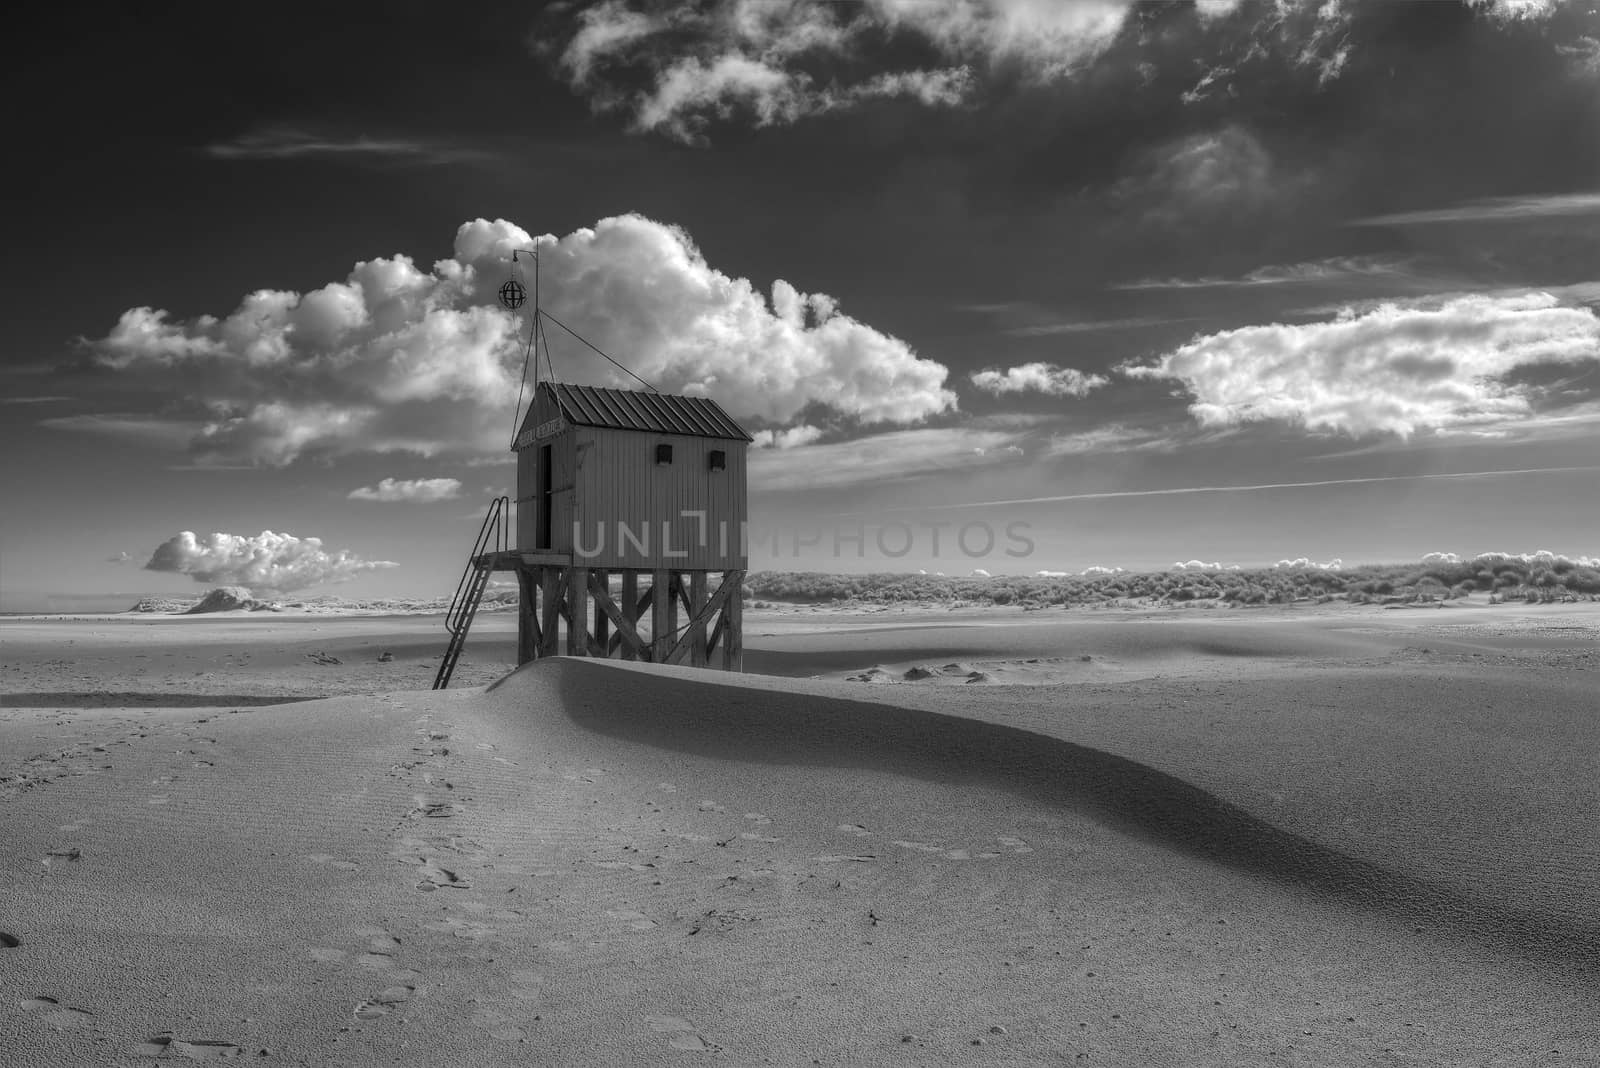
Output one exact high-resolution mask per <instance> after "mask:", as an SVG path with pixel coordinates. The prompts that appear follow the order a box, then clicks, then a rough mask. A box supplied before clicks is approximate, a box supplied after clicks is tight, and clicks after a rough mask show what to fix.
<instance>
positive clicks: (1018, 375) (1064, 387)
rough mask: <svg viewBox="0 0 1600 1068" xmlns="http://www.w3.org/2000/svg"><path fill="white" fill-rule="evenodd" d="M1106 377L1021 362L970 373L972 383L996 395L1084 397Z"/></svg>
mask: <svg viewBox="0 0 1600 1068" xmlns="http://www.w3.org/2000/svg"><path fill="white" fill-rule="evenodd" d="M1110 381H1111V380H1110V379H1109V378H1106V377H1105V376H1104V375H1095V374H1085V373H1084V372H1083V371H1079V370H1075V369H1073V368H1071V367H1057V366H1056V365H1055V364H1051V363H1025V364H1022V365H1021V366H1019V367H1011V368H1007V369H1006V370H1004V371H1000V370H996V369H994V368H990V369H988V370H985V371H974V372H973V373H972V384H973V385H975V386H977V387H978V388H979V389H981V390H984V391H986V392H988V393H993V394H995V395H996V396H999V395H1000V394H1002V393H1023V392H1027V391H1033V392H1037V393H1045V394H1048V395H1050V396H1053V397H1084V396H1087V395H1088V394H1089V393H1090V392H1091V391H1092V390H1096V389H1099V388H1100V387H1101V386H1104V385H1107V384H1109V383H1110Z"/></svg>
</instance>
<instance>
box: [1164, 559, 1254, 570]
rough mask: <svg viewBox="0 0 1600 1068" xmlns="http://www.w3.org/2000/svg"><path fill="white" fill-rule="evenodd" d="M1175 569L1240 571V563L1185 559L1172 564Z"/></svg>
mask: <svg viewBox="0 0 1600 1068" xmlns="http://www.w3.org/2000/svg"><path fill="white" fill-rule="evenodd" d="M1172 570H1174V571H1238V570H1240V568H1239V565H1238V564H1219V563H1210V564H1208V563H1206V562H1205V561H1204V560H1183V561H1179V562H1177V563H1174V564H1173V565H1172Z"/></svg>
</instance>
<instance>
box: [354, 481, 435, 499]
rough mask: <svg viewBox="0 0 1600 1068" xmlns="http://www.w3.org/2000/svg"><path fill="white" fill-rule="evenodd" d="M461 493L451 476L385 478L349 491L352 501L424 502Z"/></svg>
mask: <svg viewBox="0 0 1600 1068" xmlns="http://www.w3.org/2000/svg"><path fill="white" fill-rule="evenodd" d="M460 495H461V483H460V481H459V480H457V479H453V478H413V479H405V480H399V479H393V478H386V479H384V480H383V481H382V482H379V483H378V484H377V485H376V486H362V487H360V488H359V489H353V490H351V491H350V494H349V497H350V499H351V500H353V501H410V502H413V503H417V504H425V503H428V502H430V501H448V500H452V499H454V498H456V497H458V496H460Z"/></svg>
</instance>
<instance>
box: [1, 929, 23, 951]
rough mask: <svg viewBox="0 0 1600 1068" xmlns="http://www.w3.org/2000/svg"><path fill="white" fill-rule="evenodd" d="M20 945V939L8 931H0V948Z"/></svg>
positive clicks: (11, 947) (14, 947)
mask: <svg viewBox="0 0 1600 1068" xmlns="http://www.w3.org/2000/svg"><path fill="white" fill-rule="evenodd" d="M20 945H22V939H20V938H18V937H17V936H16V935H14V934H12V933H11V932H10V931H0V949H16V948H17V947H18V946H20Z"/></svg>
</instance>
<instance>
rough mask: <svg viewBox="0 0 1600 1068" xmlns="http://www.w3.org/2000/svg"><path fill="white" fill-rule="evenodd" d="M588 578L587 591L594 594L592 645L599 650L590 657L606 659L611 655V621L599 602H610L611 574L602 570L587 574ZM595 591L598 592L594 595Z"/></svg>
mask: <svg viewBox="0 0 1600 1068" xmlns="http://www.w3.org/2000/svg"><path fill="white" fill-rule="evenodd" d="M589 577H590V582H589V591H590V592H591V593H594V645H595V648H596V649H598V650H599V651H598V652H596V653H593V654H591V655H593V656H598V657H607V656H610V655H611V640H610V639H611V633H610V630H611V620H610V619H609V618H607V616H606V613H605V611H604V610H603V609H602V608H601V607H600V602H601V601H602V600H606V601H609V600H611V573H610V572H609V571H606V570H605V569H603V568H602V569H599V570H596V571H591V572H589ZM595 580H598V581H595ZM596 590H598V591H599V592H598V593H595V591H596Z"/></svg>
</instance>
